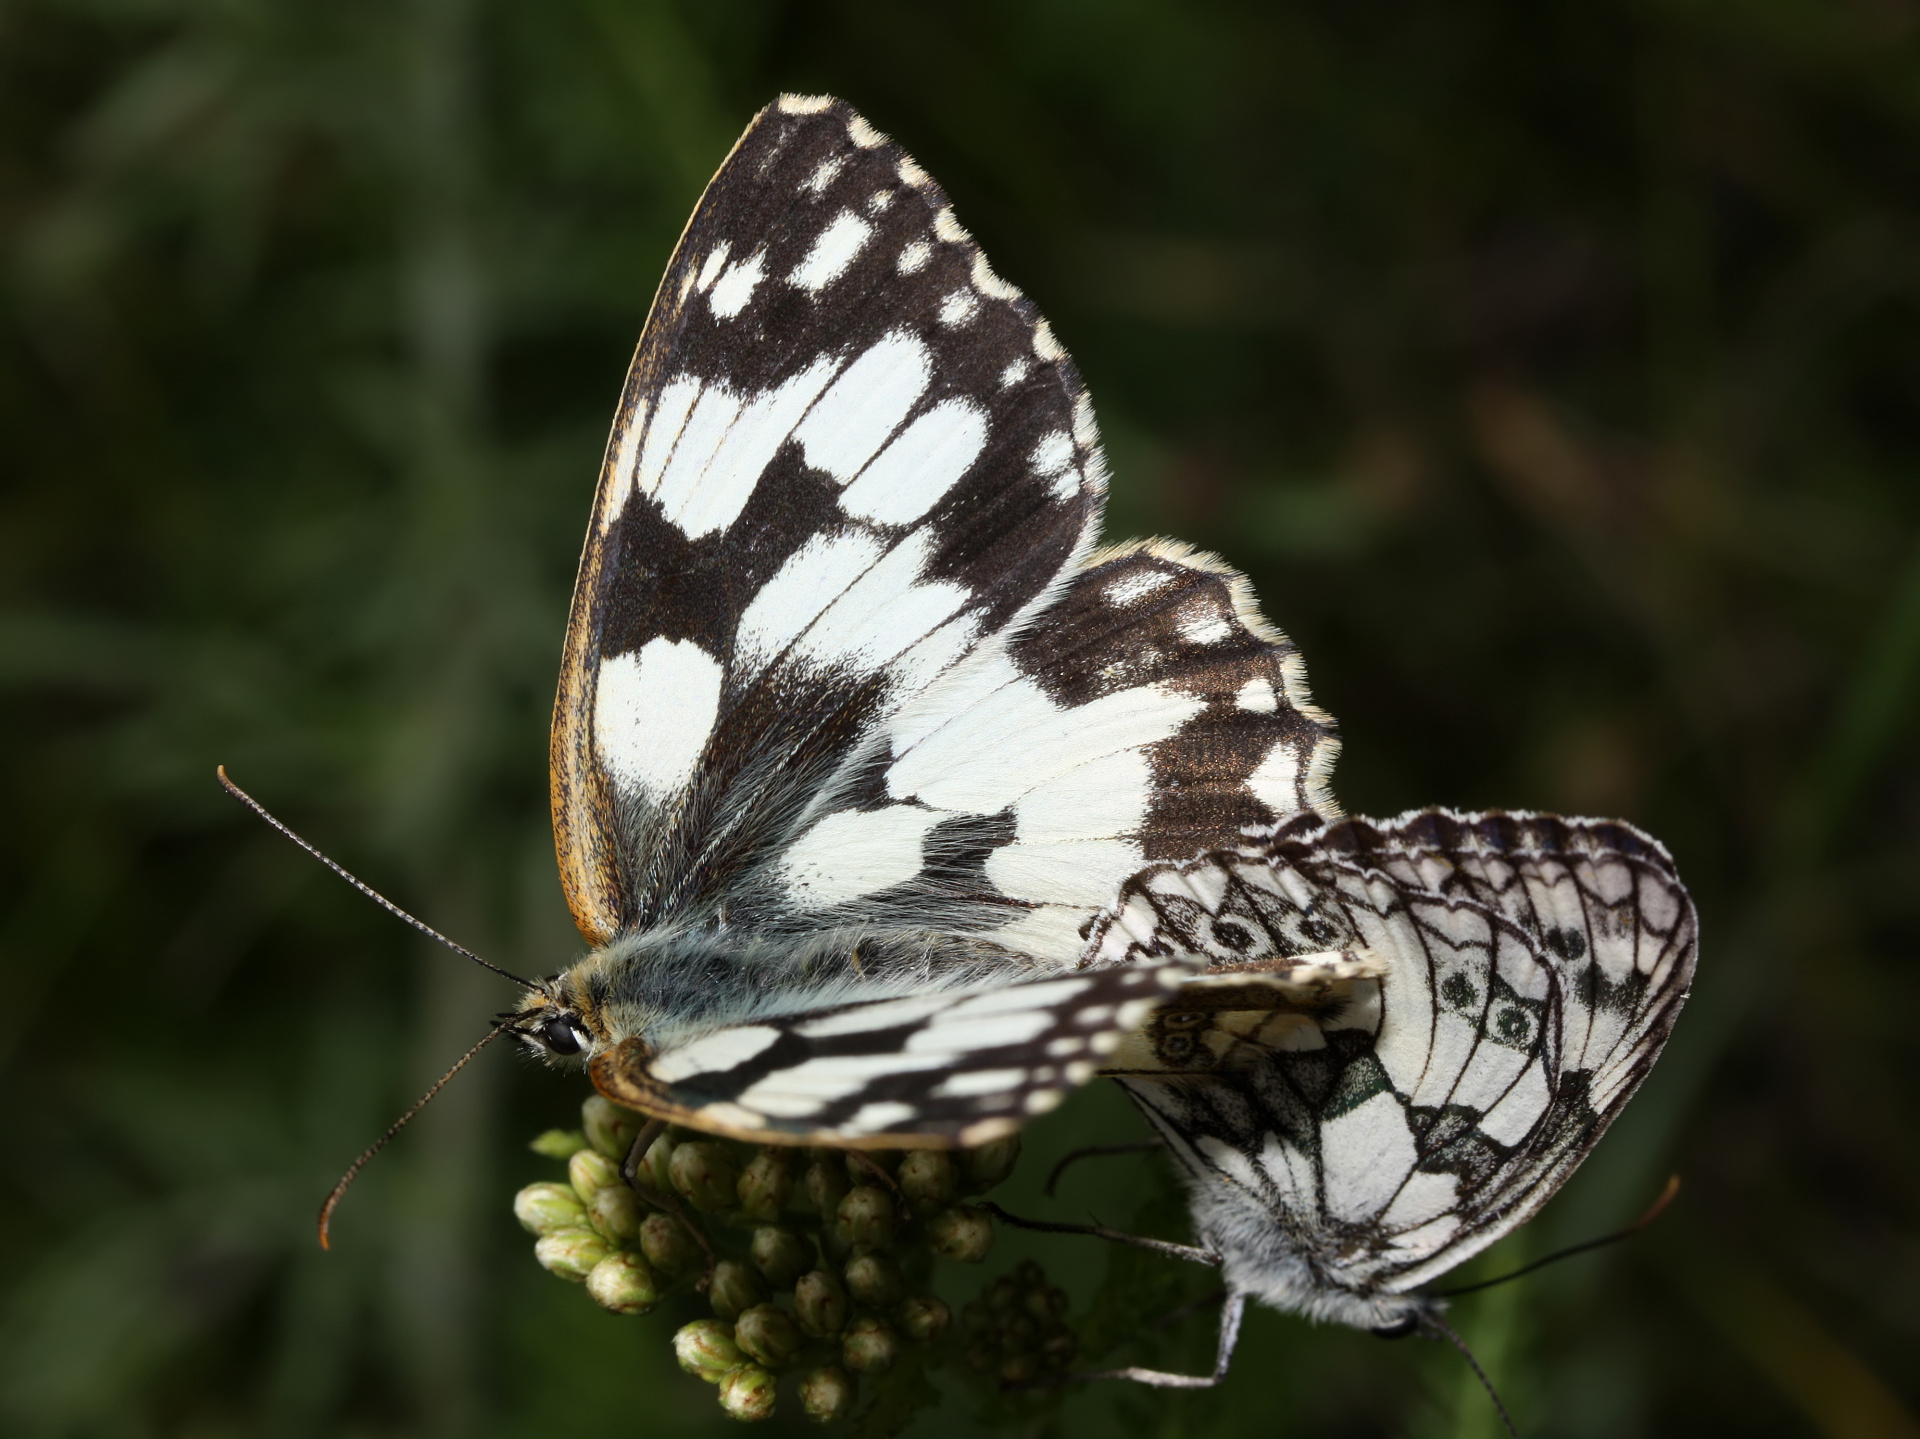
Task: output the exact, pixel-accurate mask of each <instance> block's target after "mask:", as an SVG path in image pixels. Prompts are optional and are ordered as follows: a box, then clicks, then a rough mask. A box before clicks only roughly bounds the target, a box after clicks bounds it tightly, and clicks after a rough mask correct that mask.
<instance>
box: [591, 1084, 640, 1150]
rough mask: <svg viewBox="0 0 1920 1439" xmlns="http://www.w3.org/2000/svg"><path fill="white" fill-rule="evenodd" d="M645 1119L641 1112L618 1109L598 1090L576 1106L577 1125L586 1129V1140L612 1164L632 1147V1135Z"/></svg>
mask: <svg viewBox="0 0 1920 1439" xmlns="http://www.w3.org/2000/svg"><path fill="white" fill-rule="evenodd" d="M646 1122H647V1117H646V1116H645V1115H644V1114H635V1113H634V1112H633V1111H632V1110H631V1109H622V1108H621V1107H620V1106H619V1105H617V1104H615V1103H614V1102H613V1101H612V1100H611V1099H608V1098H606V1097H605V1096H603V1095H599V1094H596V1095H593V1096H591V1097H590V1098H588V1099H587V1100H586V1102H585V1103H583V1104H582V1105H581V1106H580V1127H581V1129H583V1130H585V1131H586V1136H587V1143H589V1144H591V1145H592V1146H593V1147H594V1148H595V1149H597V1150H599V1151H600V1152H601V1153H602V1154H604V1155H605V1156H606V1157H607V1158H608V1159H611V1160H612V1161H613V1162H614V1163H615V1164H619V1163H621V1162H622V1161H624V1160H625V1159H626V1157H627V1151H628V1150H629V1149H631V1148H633V1140H634V1136H635V1135H637V1134H638V1133H639V1132H640V1129H641V1126H642V1125H644V1124H645V1123H646Z"/></svg>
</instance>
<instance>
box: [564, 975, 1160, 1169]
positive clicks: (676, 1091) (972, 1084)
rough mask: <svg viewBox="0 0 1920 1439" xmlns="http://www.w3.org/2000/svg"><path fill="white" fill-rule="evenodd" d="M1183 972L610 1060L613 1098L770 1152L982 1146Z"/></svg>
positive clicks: (1082, 1075)
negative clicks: (805, 1147)
mask: <svg viewBox="0 0 1920 1439" xmlns="http://www.w3.org/2000/svg"><path fill="white" fill-rule="evenodd" d="M1185 974H1186V971H1185V969H1184V968H1182V967H1180V966H1173V965H1161V966H1157V967H1149V966H1141V967H1138V968H1134V969H1129V970H1112V971H1106V972H1103V973H1098V974H1080V975H1061V976H1054V977H1050V978H1046V979H1039V980H1031V981H1027V982H1025V983H1020V984H1012V985H1002V986H1000V987H997V988H993V989H987V990H976V991H972V992H963V993H953V992H944V993H933V994H923V995H913V996H909V997H904V998H898V999H883V1000H873V1001H868V1002H864V1003H858V1004H847V1005H837V1006H833V1007H829V1008H823V1009H815V1010H812V1011H809V1012H807V1013H804V1014H800V1015H793V1016H783V1017H780V1018H772V1019H766V1020H762V1021H760V1022H758V1023H754V1024H744V1025H735V1026H731V1027H728V1028H723V1029H715V1030H709V1031H707V1032H705V1033H703V1034H701V1035H700V1036H699V1037H698V1038H697V1039H694V1040H692V1041H691V1042H689V1043H686V1044H682V1045H679V1046H675V1047H671V1048H667V1049H664V1050H661V1051H658V1052H654V1051H650V1050H649V1049H648V1048H647V1047H646V1046H645V1045H644V1044H643V1043H641V1042H640V1041H638V1040H628V1041H627V1042H626V1043H624V1044H622V1045H620V1046H618V1047H616V1048H614V1049H611V1050H609V1051H607V1052H606V1053H604V1054H602V1055H600V1056H599V1057H598V1058H597V1059H596V1060H595V1061H594V1062H593V1065H592V1074H593V1081H594V1084H595V1086H596V1087H598V1088H599V1090H600V1091H601V1093H603V1094H605V1095H606V1096H607V1097H609V1098H610V1099H612V1100H614V1101H615V1102H616V1103H619V1104H623V1105H626V1106H628V1107H629V1108H632V1109H637V1110H640V1111H641V1112H643V1113H646V1114H650V1115H653V1116H655V1117H657V1118H661V1119H667V1120H671V1121H673V1122H675V1123H679V1124H687V1125H692V1126H694V1127H696V1128H699V1129H703V1130H706V1131H708V1132H710V1133H717V1134H726V1135H730V1136H732V1137H734V1138H739V1139H748V1140H754V1141H757V1142H759V1143H763V1144H805V1143H823V1144H833V1145H837V1146H840V1147H851V1148H888V1149H894V1148H914V1147H925V1148H947V1147H951V1146H954V1145H972V1144H982V1143H985V1142H986V1141H987V1140H989V1139H994V1138H998V1137H999V1136H1001V1135H1004V1134H1008V1133H1011V1132H1012V1131H1013V1130H1014V1129H1016V1128H1017V1127H1019V1125H1020V1124H1022V1123H1024V1122H1025V1121H1026V1120H1027V1119H1030V1118H1032V1117H1033V1116H1034V1115H1036V1114H1041V1113H1044V1112H1046V1111H1047V1110H1049V1109H1052V1108H1053V1107H1054V1106H1055V1105H1056V1104H1058V1103H1059V1102H1060V1100H1061V1099H1062V1098H1063V1097H1064V1096H1065V1095H1066V1093H1067V1092H1068V1091H1069V1090H1071V1089H1073V1088H1075V1087H1076V1086H1078V1085H1081V1084H1084V1083H1086V1082H1087V1080H1089V1079H1091V1078H1092V1077H1093V1075H1094V1073H1095V1070H1096V1067H1097V1065H1098V1063H1099V1062H1100V1060H1101V1059H1102V1058H1103V1057H1104V1056H1106V1055H1108V1054H1110V1053H1111V1052H1112V1051H1113V1049H1114V1047H1115V1045H1117V1044H1118V1043H1119V1041H1120V1039H1121V1036H1122V1035H1123V1034H1125V1033H1126V1032H1128V1031H1129V1030H1132V1029H1134V1028H1136V1027H1137V1026H1138V1025H1139V1024H1140V1023H1141V1022H1142V1021H1143V1020H1144V1019H1145V1017H1146V1015H1147V1013H1148V1012H1149V1010H1150V1009H1151V1007H1152V1006H1153V1004H1154V1003H1156V1002H1157V1001H1158V1000H1159V999H1161V998H1162V997H1164V996H1165V995H1166V993H1167V992H1168V989H1169V988H1170V987H1171V986H1172V985H1175V984H1177V983H1178V982H1179V981H1180V979H1181V978H1183V977H1184V976H1185Z"/></svg>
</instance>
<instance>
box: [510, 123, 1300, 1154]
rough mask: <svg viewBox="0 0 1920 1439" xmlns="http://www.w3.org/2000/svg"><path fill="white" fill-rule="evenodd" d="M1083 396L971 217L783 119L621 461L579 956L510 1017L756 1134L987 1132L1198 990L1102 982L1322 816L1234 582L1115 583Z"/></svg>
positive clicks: (634, 406) (623, 1081) (889, 166)
mask: <svg viewBox="0 0 1920 1439" xmlns="http://www.w3.org/2000/svg"><path fill="white" fill-rule="evenodd" d="M1104 485H1105V481H1104V466H1103V462H1102V459H1101V454H1100V445H1099V439H1098V435H1097V433H1096V430H1095V426H1094V420H1093V413H1092V410H1091V408H1090V406H1089V404H1088V401H1087V397H1086V394H1085V392H1084V390H1083V389H1082V386H1081V383H1080V377H1079V375H1078V373H1077V372H1076V371H1075V369H1074V367H1073V365H1072V363H1071V361H1069V360H1068V358H1067V356H1066V353H1065V351H1064V350H1063V349H1062V348H1061V346H1060V344H1059V343H1058V341H1056V340H1055V339H1054V337H1053V334H1052V332H1051V331H1050V330H1049V329H1048V327H1047V324H1046V322H1045V321H1044V320H1043V319H1041V318H1040V315H1039V313H1038V312H1037V311H1036V310H1035V309H1034V307H1033V305H1032V304H1031V303H1030V302H1028V301H1027V300H1026V299H1024V298H1023V297H1022V296H1021V294H1020V292H1019V291H1018V290H1016V289H1015V288H1014V287H1013V286H1011V285H1009V284H1008V283H1007V282H1006V281H1004V280H1002V279H1001V278H1000V277H999V276H998V275H996V274H995V273H994V271H993V270H992V269H991V268H990V267H989V265H988V264H987V260H986V257H985V256H984V255H983V254H981V252H980V250H979V248H978V247H977V246H976V245H975V244H974V243H973V242H972V240H971V239H970V238H969V237H968V235H967V232H966V231H965V230H963V229H962V228H961V227H960V225H959V223H958V221H956V220H955V219H954V215H953V211H952V210H951V209H950V208H949V206H948V203H947V199H946V196H945V195H944V194H943V193H942V192H941V190H940V188H939V186H937V185H936V184H934V183H933V181H932V180H931V179H929V178H928V176H927V174H926V172H925V171H923V170H922V169H921V168H920V167H919V166H918V165H916V164H915V163H914V162H913V161H912V160H911V159H910V158H909V157H908V156H907V155H905V154H904V153H903V152H902V151H901V150H900V149H899V148H897V147H896V146H894V145H893V144H891V143H890V142H888V141H887V139H886V138H885V137H884V136H882V135H880V134H879V133H878V132H876V131H875V130H874V129H873V128H872V127H871V126H870V125H868V124H867V123H866V121H864V120H863V119H862V118H861V117H860V116H859V115H857V114H855V113H854V112H853V111H852V110H851V109H849V108H848V107H847V106H846V105H844V104H842V103H840V102H838V101H834V100H829V99H823V98H805V97H797V96H788V97H786V98H783V99H781V100H780V101H778V102H777V103H776V104H774V105H772V106H770V107H768V108H767V109H766V110H765V111H763V112H762V113H761V114H760V115H759V116H758V117H757V118H756V119H755V120H754V121H753V123H752V124H751V125H750V126H748V128H747V131H746V133H745V134H744V135H743V136H742V137H741V139H740V141H739V143H738V144H737V145H736V146H735V147H734V150H733V153H732V154H731V155H730V156H728V158H727V160H726V162H725V163H724V164H723V165H722V166H721V167H720V170H719V173H718V174H717V175H715V176H714V178H713V181H712V183H711V184H710V185H709V186H708V187H707V191H706V194H705V195H704V197H703V198H702V199H701V201H700V203H699V206H698V207H697V208H696V209H695V211H694V213H693V218H692V219H691V221H689V223H688V225H687V229H686V232H685V234H684V235H683V236H682V238H681V240H680V244H679V247H678V249H677V250H676V251H675V252H674V255H673V259H672V261H671V263H670V264H669V265H668V267H667V272H666V277H665V279H664V280H663V281H662V283H661V287H660V290H659V293H658V295H657V296H656V298H655V300H654V305H653V310H652V313H651V315H650V316H649V318H648V320H647V324H646V328H645V331H644V333H643V334H642V336H641V339H640V345H639V349H638V351H637V353H636V354H635V356H634V360H633V365H632V369H631V370H630V372H629V374H628V377H627V383H626V389H625V392H624V394H623V396H622V398H621V402H620V406H619V410H618V413H617V415H616V418H615V421H614V426H613V433H612V438H611V440H610V442H609V444H608V447H607V453H606V460H605V464H604V467H603V469H602V471H601V477H600V485H599V491H598V495H597V497H596V499H595V502H594V508H593V515H592V520H591V523H590V526H589V528H588V531H587V540H586V547H585V551H584V553H583V554H582V557H581V561H580V573H579V580H578V583H577V587H576V589H575V592H574V601H573V612H572V618H571V622H570V625H569V628H568V631H567V641H566V652H565V659H564V662H563V667H562V670H561V677H560V689H559V697H558V700H557V702H556V705H555V709H554V720H553V741H552V780H553V819H554V832H555V839H556V844H557V848H558V850H559V857H560V872H561V877H562V880H563V883H564V885H565V888H566V893H567V898H568V901H569V904H570V906H571V908H572V911H573V915H574V918H575V920H576V921H577V923H578V925H579V927H580V930H581V932H582V933H583V934H584V935H585V936H586V937H587V939H588V941H589V942H590V943H591V944H592V946H593V949H592V952H591V953H590V954H588V955H587V957H586V958H585V959H583V960H581V961H580V962H579V963H578V964H576V965H574V966H573V967H572V968H571V969H569V970H567V971H566V972H564V973H563V974H560V975H558V976H556V977H554V978H553V979H551V980H548V981H545V982H543V983H541V984H539V985H537V986H534V987H532V988H531V989H530V990H529V992H528V994H527V995H526V997H525V1000H524V1002H523V1004H522V1006H521V1008H520V1009H519V1010H518V1011H517V1013H516V1014H515V1015H514V1016H513V1017H512V1018H511V1020H510V1021H509V1023H510V1026H511V1028H513V1029H514V1030H515V1031H516V1032H517V1033H519V1034H520V1035H522V1036H523V1037H524V1038H525V1039H526V1040H527V1041H528V1042H529V1043H531V1044H533V1045H535V1046H536V1047H537V1048H538V1049H540V1050H541V1051H542V1052H543V1053H545V1054H547V1055H549V1056H552V1057H559V1058H575V1057H584V1058H585V1059H586V1060H587V1061H588V1067H589V1071H590V1073H591V1075H592V1077H593V1081H594V1083H595V1084H596V1086H597V1087H598V1088H599V1089H600V1090H601V1092H602V1093H604V1094H605V1095H607V1096H608V1097H609V1098H611V1099H613V1100H615V1101H617V1102H618V1103H621V1104H624V1105H627V1106H630V1107H632V1108H635V1109H639V1110H642V1111H644V1112H646V1113H648V1114H651V1115H653V1116H655V1117H657V1118H665V1119H671V1120H674V1121H677V1122H682V1123H686V1124H690V1125H695V1126H698V1127H700V1128H703V1129H706V1130H711V1131H716V1132H720V1133H724V1134H730V1135H734V1136H738V1137H742V1138H751V1139H756V1140H761V1141H781V1140H799V1139H819V1140H830V1141H832V1142H835V1143H841V1144H855V1145H858V1144H870V1145H887V1146H900V1145H911V1144H932V1143H954V1142H964V1143H978V1142H981V1141H982V1140H985V1139H987V1138H991V1137H993V1136H995V1135H997V1134H1000V1133H1004V1132H1006V1131H1008V1130H1010V1129H1011V1128H1013V1127H1014V1126H1015V1125H1016V1124H1017V1123H1018V1122H1019V1121H1020V1120H1021V1119H1022V1118H1024V1117H1025V1116H1027V1115H1029V1114H1033V1113H1038V1112H1040V1111H1042V1110H1044V1109H1046V1108H1048V1107H1050V1106H1051V1105H1052V1104H1053V1103H1055V1102H1057V1101H1058V1099H1059V1098H1060V1096H1061V1095H1062V1094H1063V1093H1064V1092H1065V1090H1066V1089H1068V1088H1069V1087H1071V1086H1072V1085H1074V1084H1077V1083H1081V1082H1083V1081H1085V1080H1086V1079H1087V1078H1089V1077H1091V1076H1092V1074H1093V1073H1094V1070H1095V1065H1096V1063H1097V1061H1098V1059H1099V1057H1100V1056H1102V1055H1104V1054H1107V1053H1109V1052H1110V1051H1111V1050H1112V1048H1113V1046H1114V1045H1115V1044H1116V1043H1117V1042H1118V1041H1119V1039H1120V1037H1121V1036H1122V1035H1123V1034H1124V1033H1126V1032H1127V1031H1128V1030H1130V1029H1131V1028H1133V1027H1135V1026H1137V1025H1138V1024H1139V1023H1140V1022H1141V1021H1142V1020H1143V1019H1144V1018H1145V1016H1146V1014H1147V1012H1148V1010H1149V1008H1150V1006H1151V1004H1152V1003H1153V1002H1154V1001H1156V1000H1157V999H1158V998H1160V997H1162V996H1164V995H1165V994H1166V992H1167V987H1168V985H1169V983H1177V982H1178V980H1179V979H1180V978H1182V977H1184V976H1185V975H1186V974H1187V973H1188V972H1190V970H1191V968H1192V967H1193V961H1192V960H1191V959H1188V958H1185V957H1178V958H1176V959H1174V960H1172V961H1159V960H1155V961H1153V962H1150V963H1147V964H1141V965H1133V964H1129V965H1122V966H1104V967H1100V968H1080V967H1078V961H1079V959H1080V957H1081V955H1082V952H1083V950H1084V948H1085V944H1086V941H1085V934H1086V929H1087V925H1088V923H1089V922H1090V921H1091V920H1092V919H1093V918H1094V916H1095V915H1096V914H1097V913H1098V912H1099V911H1100V910H1101V908H1102V906H1104V905H1106V904H1107V903H1108V902H1109V901H1110V900H1111V898H1112V897H1113V895H1114V893H1115V891H1116V889H1117V887H1118V886H1119V885H1120V884H1121V882H1122V881H1124V880H1126V879H1127V878H1128V877H1129V876H1131V875H1133V874H1135V873H1136V872H1137V871H1139V870H1140V869H1141V867H1142V866H1143V865H1145V864H1148V863H1150V862H1153V861H1163V860H1182V859H1187V858H1189V857H1191V856H1193V855H1195V854H1197V853H1200V852H1203V851H1206V850H1210V849H1215V848H1218V847H1220V846H1222V845H1227V844H1231V843H1233V842H1234V841H1235V840H1236V838H1237V837H1238V836H1239V835H1240V833H1241V832H1242V830H1243V829H1245V828H1246V827H1248V826H1270V825H1272V824H1275V823H1277V822H1279V821H1282V820H1284V819H1287V818H1289V817H1292V816H1296V815H1299V814H1301V813H1303V812H1304V813H1323V812H1331V811H1330V805H1329V801H1328V799H1327V797H1326V793H1325V789H1324V781H1325V776H1326V774H1327V772H1328V770H1329V768H1330V767H1331V764H1332V761H1333V755H1334V752H1335V748H1336V743H1335V741H1334V739H1333V736H1332V727H1331V722H1330V721H1329V720H1328V719H1327V717H1326V716H1325V715H1323V714H1321V713H1320V712H1319V711H1318V710H1316V709H1315V708H1314V707H1313V706H1312V704H1311V703H1310V701H1309V700H1308V698H1307V693H1306V687H1305V681H1304V675H1303V672H1302V668H1301V665H1300V661H1299V659H1298V656H1297V655H1296V653H1295V651H1294V649H1293V647H1292V646H1291V645H1290V644H1289V643H1288V642H1287V640H1286V639H1285V637H1284V636H1282V635H1280V634H1279V633H1278V632H1277V631H1275V630H1274V629H1272V628H1271V627H1270V626H1269V625H1267V623H1266V622H1265V621H1264V620H1263V619H1262V618H1261V617H1260V615H1259V613H1258V611H1257V610H1256V609H1255V607H1254V604H1253V601H1252V597H1251V595H1250V593H1249V591H1248V588H1247V585H1246V583H1245V581H1244V580H1243V579H1242V578H1241V577H1240V576H1238V575H1236V574H1234V573H1233V572H1232V571H1230V570H1228V569H1226V568H1225V567H1224V566H1222V565H1220V564H1219V563H1218V562H1217V561H1215V560H1213V559H1211V558H1209V557H1208V556H1205V555H1200V554H1196V553H1193V552H1191V551H1189V550H1186V549H1183V548H1181V547H1180V546H1177V545H1172V544H1168V543H1164V542H1157V541H1155V542H1147V543H1144V544H1133V545H1125V546H1120V547H1117V548H1111V549H1104V550H1097V549H1095V548H1094V544H1095V538H1096V534H1097V531H1098V529H1099V526H1100V518H1101V506H1102V498H1103V493H1104Z"/></svg>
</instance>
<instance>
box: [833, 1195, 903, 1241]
mask: <svg viewBox="0 0 1920 1439" xmlns="http://www.w3.org/2000/svg"><path fill="white" fill-rule="evenodd" d="M836 1216H837V1217H838V1219H839V1220H840V1223H841V1225H842V1227H843V1231H844V1233H845V1235H846V1238H847V1240H848V1241H849V1242H850V1243H853V1244H867V1245H872V1246H873V1247H874V1248H885V1247H886V1246H887V1245H889V1244H891V1243H893V1229H894V1213H893V1196H892V1195H891V1194H889V1193H887V1191H886V1190H884V1189H882V1188H881V1187H880V1186H879V1185H877V1184H860V1185H856V1186H855V1187H854V1188H852V1189H849V1190H848V1191H847V1196H846V1198H844V1199H842V1200H841V1201H840V1207H839V1209H838V1210H837V1211H836Z"/></svg>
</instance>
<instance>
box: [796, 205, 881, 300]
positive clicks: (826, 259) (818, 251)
mask: <svg viewBox="0 0 1920 1439" xmlns="http://www.w3.org/2000/svg"><path fill="white" fill-rule="evenodd" d="M831 178H832V177H831V176H829V177H828V179H829V182H831ZM872 237H873V226H871V225H869V224H868V223H867V222H866V221H865V220H863V219H861V218H860V217H859V216H858V215H856V214H854V213H853V211H851V210H842V211H841V212H840V213H839V214H837V215H835V216H834V217H833V219H832V220H831V221H830V222H828V224H827V227H826V229H824V230H822V231H821V232H820V238H819V239H817V240H815V241H814V242H813V248H812V249H811V250H809V251H808V252H807V258H806V259H804V260H802V261H801V262H800V264H799V265H798V266H796V267H795V269H794V271H793V273H792V274H791V275H789V276H788V277H787V278H788V279H789V280H790V281H792V283H793V284H795V285H798V286H799V287H800V288H801V289H803V290H811V291H813V292H814V293H815V294H818V293H819V292H820V291H821V290H824V289H826V287H827V286H828V285H831V284H832V283H833V282H834V281H835V280H837V279H839V278H840V277H841V276H842V275H844V274H845V273H846V271H847V266H849V265H851V264H852V263H853V262H854V259H855V257H856V256H858V255H859V253H860V251H861V250H862V248H864V247H865V245H866V243H867V241H868V240H870V239H871V238H872Z"/></svg>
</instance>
